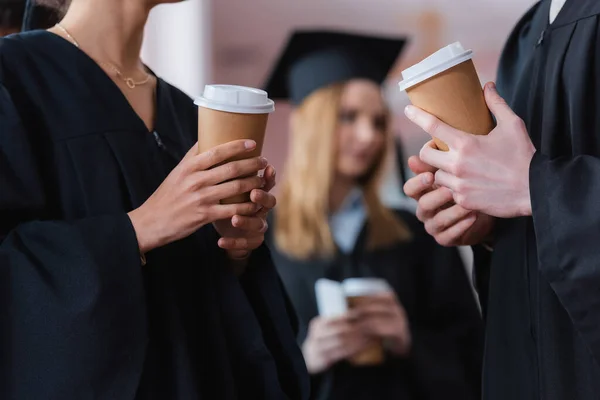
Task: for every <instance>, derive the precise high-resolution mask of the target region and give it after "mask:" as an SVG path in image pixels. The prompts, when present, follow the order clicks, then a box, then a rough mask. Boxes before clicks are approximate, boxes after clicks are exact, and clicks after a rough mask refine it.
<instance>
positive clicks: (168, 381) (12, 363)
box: [0, 0, 308, 400]
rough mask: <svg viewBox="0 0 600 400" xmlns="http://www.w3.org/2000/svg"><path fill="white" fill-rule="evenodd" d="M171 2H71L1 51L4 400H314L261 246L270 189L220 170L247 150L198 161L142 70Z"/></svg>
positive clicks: (0, 365)
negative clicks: (150, 26)
mask: <svg viewBox="0 0 600 400" xmlns="http://www.w3.org/2000/svg"><path fill="white" fill-rule="evenodd" d="M175 2H177V1H175V0H170V1H168V0H73V1H72V2H71V4H70V7H69V9H68V11H67V13H66V15H65V16H64V18H63V19H62V20H60V22H59V23H57V24H56V25H55V26H53V27H52V28H51V29H49V30H34V31H31V32H24V33H20V34H16V35H11V36H9V37H6V38H3V39H1V40H0V326H1V329H0V354H1V356H0V371H2V373H1V374H0V398H2V399H6V400H22V399H45V400H70V399H74V400H75V399H77V400H80V399H115V400H132V399H136V400H147V399H161V400H163V399H164V400H167V399H168V400H198V399H226V400H238V399H257V398H260V399H271V400H280V399H284V398H285V399H298V400H302V399H306V398H307V397H308V376H307V374H306V367H305V365H304V361H303V359H302V354H301V352H300V349H299V348H298V345H297V343H296V340H295V333H294V320H293V319H292V318H291V316H292V314H291V313H289V312H288V310H289V307H288V304H289V303H288V302H287V299H286V297H285V292H284V290H283V287H282V285H281V282H280V280H279V277H278V275H277V272H276V270H275V267H274V266H273V263H272V261H271V259H270V257H269V252H268V249H267V248H266V246H264V245H263V241H264V230H265V227H266V221H265V219H266V213H267V212H268V211H269V209H271V208H272V207H273V206H274V205H275V198H274V197H273V195H272V194H270V193H269V190H270V189H271V188H272V187H273V185H274V183H275V181H274V176H275V171H274V169H273V167H271V166H268V162H267V161H266V160H265V159H264V158H260V157H255V158H250V159H246V160H241V161H233V162H231V163H229V162H228V160H230V159H232V158H233V157H235V156H237V157H238V159H239V158H244V157H243V156H244V155H247V154H248V152H249V151H251V150H252V149H254V148H255V147H256V143H254V142H253V141H246V140H238V141H234V142H230V143H226V144H224V145H222V146H218V147H216V148H214V149H212V150H211V151H208V152H205V153H199V152H198V147H197V145H195V144H194V143H195V142H196V138H197V132H198V119H197V118H198V113H197V108H196V107H195V106H194V104H193V102H192V100H191V99H190V98H189V97H187V96H186V95H185V94H184V93H182V92H181V91H179V90H178V89H176V88H175V87H173V86H171V85H169V84H168V83H167V82H165V81H163V80H162V79H160V78H158V77H157V76H155V75H154V74H153V73H152V71H150V70H149V69H148V68H147V67H146V66H145V65H144V64H143V62H142V61H141V60H140V48H141V45H142V38H143V32H144V25H145V23H146V20H147V18H148V14H149V12H150V10H151V9H152V8H153V7H154V6H155V5H157V4H159V3H175ZM63 3H64V2H63ZM65 4H66V3H65ZM55 5H56V6H57V7H58V8H57V9H58V10H63V9H62V7H61V4H55ZM38 10H39V9H38V7H37V4H34V3H33V2H30V4H29V7H28V8H27V11H28V15H27V17H26V24H25V28H26V30H27V29H29V28H31V27H38V26H44V25H43V24H44V23H46V22H47V20H45V17H44V18H41V19H40V18H39V16H40V14H38V13H37V12H38ZM42 11H43V13H42V14H41V16H48V15H52V14H47V12H46V11H47V10H45V9H44V10H42ZM56 22H58V21H56ZM173 23H174V24H175V23H177V21H173ZM38 24H39V25H38ZM222 164H225V165H222ZM263 169H264V170H265V173H264V177H260V176H258V175H257V172H258V171H259V170H263ZM246 192H250V198H251V201H249V202H246V203H242V204H220V200H221V199H224V198H228V197H230V196H232V195H236V194H240V193H246Z"/></svg>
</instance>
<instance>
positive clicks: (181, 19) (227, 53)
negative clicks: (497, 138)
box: [143, 0, 535, 191]
mask: <svg viewBox="0 0 600 400" xmlns="http://www.w3.org/2000/svg"><path fill="white" fill-rule="evenodd" d="M533 3H535V1H534V0H296V1H294V0H188V1H184V2H182V3H181V4H177V5H168V6H160V7H158V8H157V9H155V10H154V11H153V13H152V16H151V22H150V24H149V26H148V29H147V32H146V41H145V46H144V50H143V56H144V59H145V60H146V62H148V64H149V65H150V66H151V67H152V68H154V69H155V70H156V72H157V73H159V74H160V75H161V76H163V77H165V79H167V80H168V81H170V82H171V83H173V84H175V85H176V86H178V87H180V88H182V89H183V90H184V91H186V92H187V93H188V94H190V95H192V96H194V95H198V94H199V93H201V90H202V87H203V85H204V84H205V83H229V84H239V85H247V86H254V87H261V85H262V84H263V82H264V80H265V78H266V77H267V75H268V74H269V72H270V70H271V66H272V63H273V62H274V61H275V59H276V58H277V56H278V53H279V51H280V50H281V49H282V47H283V46H284V44H285V42H286V40H287V38H288V35H289V34H290V32H291V31H293V30H294V29H296V28H310V27H314V28H332V29H335V28H337V29H343V30H353V31H360V32H371V33H377V34H385V35H398V36H407V37H408V38H409V39H410V43H409V45H408V47H407V49H406V51H405V52H404V54H403V56H402V57H401V59H400V60H399V63H398V65H397V67H396V68H395V70H394V72H393V73H392V74H391V76H390V79H389V81H388V84H387V88H386V95H387V98H388V100H389V103H390V105H391V107H392V109H393V110H394V112H395V114H396V118H395V124H394V128H395V132H396V133H397V134H398V135H400V136H401V137H402V139H403V142H404V144H405V153H406V155H411V154H416V153H417V152H418V150H419V149H420V147H421V146H422V144H423V143H424V142H425V141H426V140H427V136H426V135H425V134H424V133H422V132H420V131H418V130H417V129H415V128H414V126H412V124H409V123H407V121H406V119H405V118H403V115H402V110H403V108H404V106H405V105H406V104H408V99H407V98H406V96H405V95H404V94H403V93H400V92H399V91H398V89H397V86H396V83H397V82H398V81H399V80H400V79H401V77H400V76H401V71H402V70H403V69H404V68H406V67H408V66H410V65H412V64H414V63H415V62H418V61H420V60H421V59H423V58H424V57H426V56H427V55H429V54H430V53H432V52H434V51H435V50H437V49H438V48H440V47H443V46H445V45H446V44H449V43H452V42H454V41H461V42H462V44H463V45H464V46H465V47H468V48H471V49H473V50H474V52H475V59H474V61H475V64H476V67H477V69H478V71H479V74H480V78H481V80H482V82H485V81H488V80H493V79H494V78H495V75H496V66H497V62H498V59H499V56H500V52H501V50H502V46H503V44H504V41H505V39H506V37H507V35H508V34H509V32H510V30H511V29H512V27H513V26H514V24H515V23H516V22H517V20H518V19H519V18H520V16H521V15H522V14H523V13H524V12H525V11H526V10H527V9H528V8H529V7H530V6H531V5H532V4H533ZM158 49H160V50H161V53H160V54H159V53H158ZM289 111H290V108H289V106H288V105H286V104H278V105H277V111H276V112H275V114H274V115H272V117H271V118H270V122H269V128H268V133H267V143H266V148H265V155H266V156H267V157H268V158H269V160H270V161H271V162H272V163H273V164H274V165H275V166H276V167H277V168H278V170H279V171H281V170H282V167H283V165H284V162H285V157H286V152H287V123H288V116H289ZM390 190H391V191H393V190H394V189H390Z"/></svg>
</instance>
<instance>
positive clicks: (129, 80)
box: [56, 24, 151, 89]
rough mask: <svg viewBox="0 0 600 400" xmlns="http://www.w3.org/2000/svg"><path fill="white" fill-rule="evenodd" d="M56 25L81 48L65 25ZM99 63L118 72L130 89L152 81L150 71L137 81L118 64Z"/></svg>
mask: <svg viewBox="0 0 600 400" xmlns="http://www.w3.org/2000/svg"><path fill="white" fill-rule="evenodd" d="M56 27H57V28H58V29H60V30H61V31H62V32H63V33H64V34H65V36H66V37H67V39H69V41H70V42H71V43H73V45H75V47H77V48H78V49H79V48H80V46H79V42H77V40H75V38H74V37H73V36H72V35H71V34H70V33H69V31H68V30H67V29H66V28H65V27H64V26H62V25H61V24H56ZM99 64H100V65H103V66H105V67H108V68H109V69H110V70H112V71H113V72H114V73H115V74H117V76H118V77H119V79H121V80H122V81H123V82H125V84H126V85H127V87H128V88H129V89H135V88H136V86H141V85H145V84H146V83H148V82H149V81H150V78H151V75H150V74H149V73H145V74H146V78H145V79H143V80H141V81H135V80H134V79H133V78H131V77H128V76H125V75H124V74H123V73H122V72H121V70H119V68H117V67H116V65H114V64H113V63H108V62H101V63H99Z"/></svg>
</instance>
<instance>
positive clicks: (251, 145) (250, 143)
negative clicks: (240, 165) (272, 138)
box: [244, 140, 256, 150]
mask: <svg viewBox="0 0 600 400" xmlns="http://www.w3.org/2000/svg"><path fill="white" fill-rule="evenodd" d="M244 147H246V148H247V149H248V150H250V149H253V148H255V147H256V142H255V141H254V140H246V142H245V143H244Z"/></svg>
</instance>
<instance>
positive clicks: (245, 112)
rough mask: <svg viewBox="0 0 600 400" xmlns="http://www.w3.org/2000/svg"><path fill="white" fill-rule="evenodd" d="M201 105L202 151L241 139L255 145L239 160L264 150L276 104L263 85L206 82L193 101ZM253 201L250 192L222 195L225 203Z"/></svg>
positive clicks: (199, 116) (200, 142) (199, 122)
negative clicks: (213, 83)
mask: <svg viewBox="0 0 600 400" xmlns="http://www.w3.org/2000/svg"><path fill="white" fill-rule="evenodd" d="M194 103H195V104H196V105H197V106H198V148H199V151H200V152H201V153H203V152H205V151H208V150H210V149H212V148H214V147H216V146H218V145H221V144H225V143H227V142H231V141H234V140H239V139H251V140H254V141H255V142H256V149H255V150H254V151H252V152H250V153H245V154H244V155H243V156H241V157H237V158H232V159H230V160H227V161H226V162H225V163H227V162H230V161H236V160H241V159H246V158H252V157H258V156H260V155H261V153H262V148H263V143H264V139H265V131H266V128H267V121H268V118H269V114H270V113H272V112H273V111H275V105H274V102H273V101H272V100H270V99H269V97H268V95H267V93H266V92H265V91H263V90H260V89H254V88H249V87H245V86H234V85H207V86H206V87H205V88H204V94H203V95H202V96H201V97H199V98H197V99H196V101H195V102H194ZM248 201H250V193H244V194H242V195H239V196H234V197H230V198H227V199H222V200H221V203H222V204H233V203H244V202H248Z"/></svg>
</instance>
